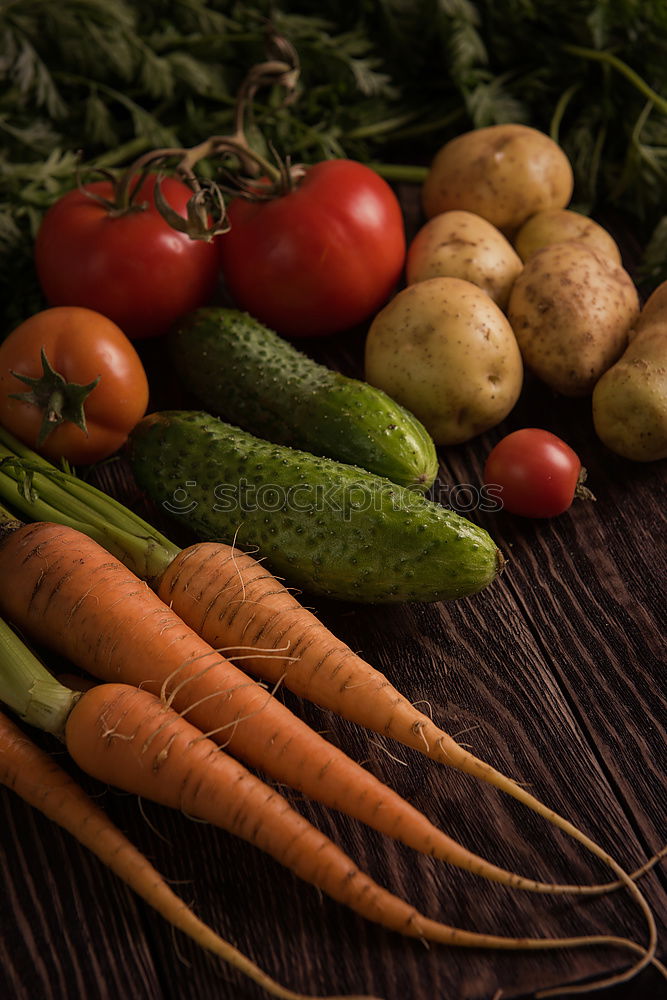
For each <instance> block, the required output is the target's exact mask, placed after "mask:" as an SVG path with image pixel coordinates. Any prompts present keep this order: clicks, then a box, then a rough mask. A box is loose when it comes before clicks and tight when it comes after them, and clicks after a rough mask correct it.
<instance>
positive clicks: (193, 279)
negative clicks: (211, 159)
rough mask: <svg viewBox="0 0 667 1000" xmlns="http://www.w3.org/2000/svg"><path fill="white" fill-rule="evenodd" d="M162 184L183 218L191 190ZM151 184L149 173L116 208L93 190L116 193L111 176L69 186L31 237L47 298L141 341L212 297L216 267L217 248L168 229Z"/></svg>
mask: <svg viewBox="0 0 667 1000" xmlns="http://www.w3.org/2000/svg"><path fill="white" fill-rule="evenodd" d="M161 186H162V192H163V194H164V196H165V198H166V200H167V202H168V203H169V204H170V205H171V206H172V208H174V209H175V210H176V211H177V212H178V213H179V214H180V215H182V216H184V217H185V215H186V208H185V206H186V204H187V201H188V198H189V197H190V195H191V193H192V192H191V191H190V189H189V188H188V187H187V186H186V185H185V184H182V183H181V181H178V180H176V179H175V178H166V179H165V180H163V181H162V185H161ZM154 187H155V177H154V176H152V175H149V176H148V177H147V178H146V179H145V180H144V182H143V183H142V185H141V187H140V188H139V190H138V192H137V195H136V197H135V198H134V199H133V204H134V205H135V206H136V207H135V208H132V209H130V210H129V211H127V212H125V213H124V214H119V215H116V214H114V213H113V212H111V211H109V210H108V209H107V208H105V206H104V205H102V204H100V203H99V202H98V201H96V200H95V199H94V198H92V197H91V195H97V196H99V197H102V198H106V199H109V200H113V198H114V192H113V187H112V184H111V182H110V181H95V182H93V183H91V184H87V185H85V187H84V189H83V190H79V189H76V190H74V191H70V192H69V193H68V194H66V195H64V196H63V197H62V198H60V199H59V200H58V201H57V202H55V203H54V204H53V205H52V206H51V208H50V209H49V210H48V212H47V213H46V215H45V216H44V219H43V220H42V225H41V227H40V229H39V232H38V233H37V239H36V242H35V263H36V266H37V274H38V277H39V282H40V284H41V286H42V290H43V292H44V294H45V295H46V298H47V299H48V301H49V303H50V304H51V305H55V306H66V305H70V306H86V307H88V308H89V309H94V310H95V311H96V312H100V313H102V314H103V315H104V316H108V317H109V319H111V320H113V322H114V323H117V324H118V326H119V327H120V328H121V330H123V332H124V333H125V334H127V336H128V337H130V338H131V339H132V340H138V339H140V338H144V337H155V336H157V335H159V334H162V333H165V332H166V331H167V330H168V329H169V327H170V326H171V325H172V323H174V322H175V321H176V320H177V319H179V318H180V317H181V316H184V315H185V314H186V313H188V312H191V311H192V310H193V309H196V308H197V307H199V306H201V305H204V304H206V303H207V302H208V301H209V299H210V298H211V296H212V293H213V290H214V287H215V283H216V280H217V277H218V273H219V266H220V264H219V260H218V251H217V248H216V246H215V244H214V242H210V243H207V242H205V241H203V240H193V239H190V237H189V236H188V235H187V234H186V233H181V232H178V231H177V230H175V229H173V228H172V227H171V226H170V225H169V224H168V223H167V222H166V221H165V220H164V219H163V218H162V216H161V215H160V213H159V212H158V210H157V208H156V207H155V203H154V200H153V189H154ZM140 206H141V207H140Z"/></svg>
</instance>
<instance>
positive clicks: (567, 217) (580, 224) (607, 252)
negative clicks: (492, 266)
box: [514, 208, 621, 264]
mask: <svg viewBox="0 0 667 1000" xmlns="http://www.w3.org/2000/svg"><path fill="white" fill-rule="evenodd" d="M567 240H577V241H578V242H579V243H585V244H586V246H589V247H591V248H592V249H593V250H597V251H598V253H601V254H603V255H604V256H605V257H608V258H609V260H611V261H612V262H613V263H614V264H620V263H621V251H620V250H619V249H618V245H617V243H616V240H615V239H614V238H613V236H611V235H610V234H609V233H608V232H607V230H606V229H604V228H603V227H602V226H601V225H599V224H598V223H597V222H595V221H594V220H593V219H589V218H588V217H587V216H585V215H582V214H581V213H580V212H573V211H572V210H571V209H569V208H550V209H546V210H545V211H544V212H536V214H535V215H531V217H530V218H529V219H528V220H527V221H526V222H524V224H523V225H522V227H521V229H520V230H519V231H518V233H517V234H516V236H515V237H514V249H515V250H516V252H517V253H518V255H519V257H520V258H521V260H522V261H524V263H525V261H527V260H528V258H529V257H530V256H532V254H534V253H535V252H536V251H537V250H541V249H542V248H543V247H546V246H550V245H551V244H552V243H564V242H565V241H567Z"/></svg>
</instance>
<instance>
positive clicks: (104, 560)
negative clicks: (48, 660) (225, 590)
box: [0, 522, 636, 892]
mask: <svg viewBox="0 0 667 1000" xmlns="http://www.w3.org/2000/svg"><path fill="white" fill-rule="evenodd" d="M14 525H15V526H16V522H14ZM0 574H6V575H7V577H9V576H12V577H13V582H12V586H11V587H8V588H4V590H3V591H2V593H1V594H0V611H1V612H2V613H3V614H4V615H5V616H6V617H7V618H8V619H9V620H10V621H12V622H14V623H16V624H17V625H18V626H19V627H20V628H22V629H24V630H25V631H26V632H27V633H28V634H30V635H32V636H33V637H34V638H35V639H39V640H41V641H42V642H44V643H46V644H48V645H49V646H51V647H52V648H54V649H57V651H58V652H59V653H61V654H63V655H64V656H66V657H67V658H68V659H69V660H71V661H72V662H73V663H75V664H76V665H77V666H79V667H81V668H82V669H84V670H87V671H88V672H89V673H92V674H93V675H94V676H95V677H97V678H99V679H100V680H103V681H122V682H123V683H126V684H132V685H134V686H136V687H139V686H141V687H145V688H147V689H149V690H153V691H154V692H156V693H157V692H160V693H161V694H162V695H163V697H164V698H165V699H166V701H167V704H169V705H173V707H174V708H175V709H176V710H177V711H179V712H181V713H182V714H186V713H187V715H188V717H189V719H190V720H191V721H192V722H193V723H194V724H195V725H197V726H198V727H199V728H200V729H201V730H202V731H203V732H205V733H207V734H208V735H212V736H213V737H214V739H215V740H216V741H218V742H220V743H222V744H223V745H224V746H226V747H228V748H229V750H230V752H231V753H232V754H233V755H234V756H238V757H240V758H241V759H242V760H244V761H245V762H246V763H247V764H250V765H251V766H253V767H255V768H257V769H258V770H260V771H262V772H264V773H265V774H268V775H269V776H270V777H271V778H273V779H275V780H276V781H279V782H281V783H284V784H286V785H288V786H290V787H292V788H294V789H296V790H298V791H300V792H302V793H303V794H305V795H306V796H308V797H309V798H311V799H316V800H319V801H320V802H323V803H324V804H325V805H328V806H330V807H332V808H334V809H338V810H341V811H343V812H346V813H347V814H348V815H350V816H353V817H354V818H355V819H359V820H361V821H362V822H363V823H366V824H367V825H368V826H371V827H373V828H374V829H376V830H378V831H379V832H380V833H383V834H386V835H387V836H390V837H392V838H394V839H396V840H399V841H401V842H403V843H405V844H407V845H408V846H410V847H412V848H414V849H416V850H418V851H421V852H422V853H426V854H430V855H432V856H434V857H437V858H439V859H441V860H444V861H448V862H449V863H451V864H455V865H458V866H459V867H461V868H465V869H467V870H468V871H471V872H474V873H475V874H478V875H481V876H483V877H485V878H488V879H491V880H493V881H497V882H500V883H502V884H505V885H508V886H512V887H513V888H520V889H526V890H530V891H534V892H576V891H584V892H589V891H599V890H598V887H589V886H583V887H577V886H554V885H552V884H550V883H542V882H538V881H535V880H533V879H527V878H523V877H521V876H519V875H516V874H514V873H512V872H508V871H506V870H505V869H503V868H499V867H497V866H496V865H493V864H491V863H490V862H488V861H486V860H484V859H483V858H481V857H479V856H478V855H476V854H473V853H472V852H470V851H468V850H467V849H466V848H464V847H462V846H461V845H460V844H458V843H457V842H456V841H454V840H453V839H452V838H450V837H448V836H447V835H446V834H445V833H443V832H442V831H440V830H439V829H438V828H437V827H435V826H434V825H433V824H432V823H430V822H429V820H428V819H427V818H426V817H425V816H424V815H423V814H422V813H420V812H419V811H418V810H417V809H415V808H414V807H412V806H410V805H409V804H408V803H407V802H405V801H404V800H403V799H402V798H401V797H400V796H399V795H397V794H396V793H395V792H393V791H392V790H391V789H390V788H388V787H387V786H386V785H384V784H383V783H382V782H380V781H379V780H378V779H377V778H375V777H374V776H373V775H372V774H370V773H369V772H368V771H366V770H365V769H364V768H362V767H361V766H360V765H358V764H356V763H355V762H354V761H352V760H351V759H350V758H349V757H347V756H346V754H345V753H343V751H342V750H339V749H338V748H337V747H334V746H332V744H330V743H328V742H327V741H326V740H325V739H323V738H322V737H321V736H319V735H318V734H316V733H315V732H314V731H313V730H312V729H310V727H309V726H307V725H306V723H304V722H303V721H302V720H300V719H298V718H297V717H296V716H295V715H294V714H293V713H292V712H290V711H289V709H288V708H286V706H284V705H283V704H282V703H281V702H280V701H278V700H277V699H276V698H274V697H272V695H271V694H270V692H267V691H266V690H265V689H264V688H263V687H261V686H260V685H258V684H257V683H256V682H254V681H252V680H251V679H250V678H249V677H248V676H247V675H246V674H245V673H243V672H242V671H240V670H239V669H238V667H236V666H235V665H234V664H233V663H231V662H230V661H229V660H227V659H225V657H224V656H222V655H221V654H220V653H219V652H217V651H216V650H214V649H212V648H211V646H210V645H208V644H207V643H206V642H205V641H204V640H203V639H201V638H200V637H199V636H198V635H197V634H196V633H195V632H193V631H192V629H190V628H189V627H188V626H187V625H185V624H184V623H183V622H182V621H181V619H180V618H178V617H177V616H176V614H175V613H174V612H173V611H172V610H171V609H170V608H168V607H167V606H166V605H165V603H164V602H163V601H161V600H160V598H159V597H158V596H157V595H156V594H155V593H154V592H153V591H152V590H150V588H149V587H148V586H147V585H146V584H145V583H142V582H141V581H140V580H139V579H138V578H137V577H136V576H134V574H133V573H131V572H130V571H129V570H128V569H127V568H126V567H125V566H123V564H122V563H120V562H118V560H116V559H114V558H113V557H112V556H110V555H109V554H108V553H107V552H106V551H105V550H104V549H102V548H101V547H100V546H99V545H97V543H96V542H94V541H93V540H92V539H90V538H88V537H87V536H86V535H83V534H81V533H80V532H77V531H74V530H72V529H70V528H67V527H63V526H58V525H53V524H48V523H43V522H38V523H36V524H32V525H28V526H23V527H18V528H17V529H16V530H13V531H8V532H7V533H6V534H5V537H4V540H3V541H2V543H1V544H0ZM619 877H621V878H623V877H624V876H623V875H622V874H619ZM625 878H627V876H625ZM633 888H635V889H636V887H633Z"/></svg>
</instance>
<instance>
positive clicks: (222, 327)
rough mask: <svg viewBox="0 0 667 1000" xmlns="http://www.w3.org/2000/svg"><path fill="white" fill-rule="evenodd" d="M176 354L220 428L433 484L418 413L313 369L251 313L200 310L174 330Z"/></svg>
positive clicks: (434, 465) (404, 480)
mask: <svg viewBox="0 0 667 1000" xmlns="http://www.w3.org/2000/svg"><path fill="white" fill-rule="evenodd" d="M170 350H171V355H172V359H173V362H174V365H175V368H176V370H177V372H178V373H179V377H180V378H181V379H182V381H183V383H184V385H185V386H186V388H187V389H189V390H190V391H191V392H192V393H193V394H194V395H195V396H196V397H197V399H198V400H199V401H200V402H201V403H202V404H203V406H204V407H205V408H206V409H207V410H209V411H210V412H211V413H215V414H217V415H218V416H219V417H222V418H223V420H228V421H230V422H231V423H233V424H235V425H239V426H240V427H243V428H244V429H245V430H247V431H250V433H251V434H256V435H257V436H258V437H263V438H266V439H267V440H269V441H273V442H275V443H276V444H285V445H289V446H291V447H293V448H300V449H303V450H304V451H310V452H312V453H313V454H315V455H325V456H327V457H328V458H335V459H337V460H338V461H339V462H346V463H349V464H351V465H358V466H361V467H362V468H364V469H368V470H369V471H370V472H374V473H376V474H377V475H378V476H386V478H387V479H391V480H392V481H393V482H395V483H400V484H401V485H403V486H416V487H418V488H420V489H422V490H424V491H425V490H427V489H429V487H430V486H431V485H432V484H433V481H434V479H435V477H436V475H437V472H438V459H437V455H436V451H435V445H434V444H433V440H432V439H431V437H430V435H429V433H428V431H427V430H426V429H425V427H424V426H423V425H422V424H421V423H420V422H419V420H417V418H416V417H415V416H413V414H412V413H409V412H408V410H406V409H404V408H403V407H402V406H400V405H399V404H398V403H395V402H394V400H393V399H390V397H389V396H387V395H386V394H385V393H384V392H382V391H381V390H380V389H375V388H374V387H373V386H370V385H368V384H367V383H366V382H360V381H359V380H358V379H353V378H348V377H347V376H345V375H341V374H340V372H335V371H332V370H331V369H330V368H326V367H325V366H324V365H320V364H317V363H316V362H315V361H312V360H311V359H310V358H308V357H306V355H305V354H302V353H301V351H298V350H297V349H296V348H295V347H293V346H292V345H291V344H289V343H288V342H287V341H286V340H284V339H283V338H282V337H279V336H278V334H277V333H274V332H273V331H272V330H269V329H267V328H266V327H265V326H263V325H262V324H261V323H259V322H258V321H257V320H255V319H253V318H252V317H251V316H249V315H248V314H247V313H243V312H239V311H237V310H235V309H224V308H204V309H198V310H197V311H196V312H194V313H192V314H191V315H190V316H188V317H187V318H186V319H185V321H183V322H182V323H181V324H180V325H179V326H178V327H177V328H176V329H175V330H174V331H173V333H172V335H171V339H170Z"/></svg>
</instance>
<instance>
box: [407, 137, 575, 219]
mask: <svg viewBox="0 0 667 1000" xmlns="http://www.w3.org/2000/svg"><path fill="white" fill-rule="evenodd" d="M573 184H574V181H573V175H572V167H571V166H570V162H569V160H568V158H567V157H566V155H565V153H564V152H563V150H562V149H561V148H560V146H558V144H557V143H555V142H554V141H553V140H552V139H550V138H549V136H548V135H545V134H544V133H543V132H538V131H537V130H536V129H533V128H528V126H526V125H491V126H489V127H488V128H480V129H475V130H474V131H472V132H465V133H464V134H463V135H459V136H457V137H456V139H452V140H451V142H448V143H447V144H446V145H445V146H443V147H442V149H440V151H439V152H438V153H437V154H436V156H435V159H434V160H433V163H432V164H431V168H430V170H429V172H428V175H427V177H426V180H425V181H424V184H423V187H422V203H423V207H424V212H425V213H426V215H427V217H428V218H429V219H430V218H432V217H433V216H434V215H438V214H439V213H440V212H447V211H450V210H452V209H462V210H464V211H467V212H475V213H476V214H477V215H481V216H482V218H484V219H487V220H488V221H489V222H490V223H492V225H494V226H496V227H497V228H498V229H501V230H502V231H503V232H504V233H506V234H513V233H514V232H515V231H516V230H517V229H518V228H519V226H521V225H522V224H523V223H524V222H525V221H526V219H528V218H529V217H530V216H531V215H535V213H536V212H541V211H542V210H543V209H546V208H564V207H565V206H566V205H567V204H568V202H569V200H570V198H571V197H572V188H573Z"/></svg>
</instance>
